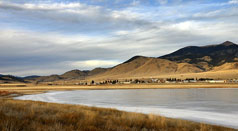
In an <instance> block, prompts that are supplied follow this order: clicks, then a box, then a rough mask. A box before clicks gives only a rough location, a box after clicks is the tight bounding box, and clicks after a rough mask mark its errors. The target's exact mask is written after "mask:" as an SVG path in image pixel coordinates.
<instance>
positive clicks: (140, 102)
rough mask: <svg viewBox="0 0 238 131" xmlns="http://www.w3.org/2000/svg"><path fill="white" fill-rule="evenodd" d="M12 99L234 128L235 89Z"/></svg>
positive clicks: (237, 109) (237, 119)
mask: <svg viewBox="0 0 238 131" xmlns="http://www.w3.org/2000/svg"><path fill="white" fill-rule="evenodd" d="M15 99H20V100H35V101H44V102H54V103H66V104H82V105H88V106H97V107H110V108H116V109H119V110H124V111H132V112H142V113H153V114H159V115H162V116H167V117H171V118H182V119H186V120H192V121H197V122H205V123H210V124H216V125H222V126H226V127H232V128H236V129H238V89H230V88H220V89H218V88H210V89H204V88H201V89H133V90H128V89H127V90H77V91H54V92H48V93H44V94H36V95H25V96H20V97H16V98H15Z"/></svg>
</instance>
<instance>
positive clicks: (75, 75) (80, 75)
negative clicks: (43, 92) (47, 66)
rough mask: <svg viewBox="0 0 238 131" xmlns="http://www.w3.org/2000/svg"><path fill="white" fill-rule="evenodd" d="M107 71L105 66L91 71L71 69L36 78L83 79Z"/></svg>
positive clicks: (48, 80) (43, 80)
mask: <svg viewBox="0 0 238 131" xmlns="http://www.w3.org/2000/svg"><path fill="white" fill-rule="evenodd" d="M105 71H107V69H106V68H95V69H93V70H91V71H87V70H86V71H80V70H77V69H75V70H71V71H68V72H65V73H64V74H62V75H50V76H41V77H38V78H36V81H38V82H52V81H59V80H84V79H86V78H87V77H89V76H94V75H97V74H100V73H104V72H105Z"/></svg>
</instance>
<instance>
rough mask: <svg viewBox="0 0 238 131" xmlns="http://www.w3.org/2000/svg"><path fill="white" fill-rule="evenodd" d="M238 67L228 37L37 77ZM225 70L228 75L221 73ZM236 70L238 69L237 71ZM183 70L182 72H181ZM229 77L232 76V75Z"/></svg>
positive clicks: (212, 72) (210, 72)
mask: <svg viewBox="0 0 238 131" xmlns="http://www.w3.org/2000/svg"><path fill="white" fill-rule="evenodd" d="M236 69H238V45H236V44H235V43H232V42H229V41H226V42H224V43H222V44H218V45H208V46H189V47H185V48H182V49H179V50H177V51H175V52H173V53H171V54H168V55H164V56H161V57H158V58H155V57H146V56H134V57H132V58H131V59H129V60H127V61H125V62H123V63H121V64H119V65H116V66H114V67H111V68H95V69H93V70H91V71H80V70H71V71H68V72H66V73H64V74H62V75H51V76H43V77H39V78H37V81H38V82H51V81H60V80H64V81H67V80H87V79H89V80H90V79H94V80H96V79H98V80H99V79H104V80H105V79H119V78H149V77H160V76H162V77H174V76H176V77H182V76H185V74H190V75H186V76H187V77H193V76H201V77H207V76H211V77H216V76H218V75H217V73H216V72H219V76H222V77H223V76H224V77H229V74H232V75H231V76H232V77H233V76H235V73H234V71H232V70H236ZM221 72H223V73H224V72H226V73H227V74H226V75H221ZM235 72H236V71H235ZM181 74H183V75H181ZM205 74H206V75H205ZM232 77H229V78H232Z"/></svg>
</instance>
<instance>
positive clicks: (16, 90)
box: [0, 84, 238, 130]
mask: <svg viewBox="0 0 238 131" xmlns="http://www.w3.org/2000/svg"><path fill="white" fill-rule="evenodd" d="M144 86H146V87H144ZM174 86H176V87H174ZM184 86H185V87H184ZM171 87H173V88H171ZM194 88H238V84H237V85H236V84H233V85H231V84H199V85H198V84H195V85H194V84H186V85H185V84H181V85H178V84H169V85H167V84H166V85H155V84H153V85H152V84H150V85H148V84H145V85H119V86H118V85H109V86H106V87H105V86H29V87H0V91H1V90H2V89H7V91H9V92H12V93H13V95H12V94H11V93H10V95H7V96H5V97H2V98H3V99H5V98H7V99H8V100H15V99H13V97H17V96H22V95H33V94H41V93H47V92H50V91H72V90H121V89H194ZM0 99H1V96H0ZM20 101H25V100H20ZM34 102H38V101H34ZM47 103H48V102H47ZM69 105H72V104H69ZM79 106H88V105H83V104H82V105H81V104H80V105H79ZM89 107H91V108H107V109H111V108H113V107H110V108H108V107H98V106H96V107H94V106H89ZM115 109H116V110H119V111H122V112H128V113H140V112H131V111H125V110H120V109H117V108H115ZM146 115H149V114H146ZM154 115H155V116H160V115H158V114H154ZM161 117H163V116H161ZM165 118H166V119H175V120H178V121H180V120H185V121H191V122H195V121H193V120H186V119H178V118H177V119H176V118H171V117H165ZM195 123H200V122H195ZM204 123H206V122H204ZM208 125H209V124H208ZM211 125H217V124H211ZM217 126H219V125H217ZM228 128H229V127H228ZM234 130H235V129H234Z"/></svg>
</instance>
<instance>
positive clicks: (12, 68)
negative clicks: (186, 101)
mask: <svg viewBox="0 0 238 131" xmlns="http://www.w3.org/2000/svg"><path fill="white" fill-rule="evenodd" d="M237 33H238V0H20V1H19V0H0V74H11V75H17V76H28V75H50V74H62V73H64V72H66V71H69V70H72V69H79V70H91V69H94V68H96V67H112V66H115V65H117V64H119V63H122V62H124V61H126V60H128V59H129V58H131V57H133V56H135V55H143V56H150V57H159V56H162V55H165V54H168V53H171V52H173V51H176V50H178V49H179V48H183V47H185V46H203V45H208V44H219V43H222V42H224V41H227V40H229V41H232V42H234V43H237V44H238V37H237V36H238V35H237Z"/></svg>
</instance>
